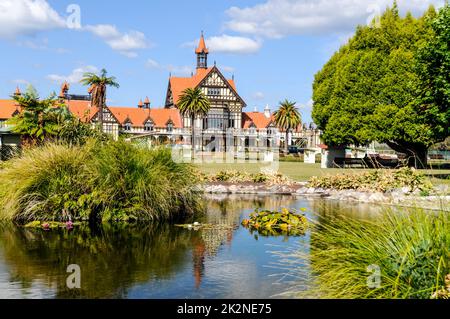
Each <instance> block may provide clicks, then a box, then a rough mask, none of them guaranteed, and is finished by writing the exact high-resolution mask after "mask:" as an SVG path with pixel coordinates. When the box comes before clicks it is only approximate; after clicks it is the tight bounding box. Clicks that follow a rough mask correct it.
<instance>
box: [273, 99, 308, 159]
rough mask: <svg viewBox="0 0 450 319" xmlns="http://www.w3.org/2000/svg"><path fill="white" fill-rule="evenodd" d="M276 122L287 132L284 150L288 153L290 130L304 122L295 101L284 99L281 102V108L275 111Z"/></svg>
mask: <svg viewBox="0 0 450 319" xmlns="http://www.w3.org/2000/svg"><path fill="white" fill-rule="evenodd" d="M274 122H275V124H276V125H277V126H278V127H279V128H280V129H282V130H284V132H285V135H286V136H285V140H284V152H285V153H286V154H287V153H288V146H289V132H290V131H291V130H293V129H295V128H297V127H298V126H299V125H301V124H302V117H301V115H300V112H299V111H298V109H297V108H296V107H295V102H291V101H289V100H284V101H283V102H280V108H279V109H278V110H277V111H275V113H274Z"/></svg>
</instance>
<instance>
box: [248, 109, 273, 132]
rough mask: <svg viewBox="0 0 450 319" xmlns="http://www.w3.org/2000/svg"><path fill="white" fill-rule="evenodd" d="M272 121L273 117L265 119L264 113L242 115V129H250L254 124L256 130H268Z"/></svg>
mask: <svg viewBox="0 0 450 319" xmlns="http://www.w3.org/2000/svg"><path fill="white" fill-rule="evenodd" d="M272 121H273V115H272V116H271V117H270V118H267V117H266V116H265V115H264V113H261V112H244V113H242V128H244V129H248V128H250V126H251V125H252V124H254V125H255V126H256V128H257V129H264V128H268V127H269V125H270V123H271V122H272Z"/></svg>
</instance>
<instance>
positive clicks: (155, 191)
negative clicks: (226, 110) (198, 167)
mask: <svg viewBox="0 0 450 319" xmlns="http://www.w3.org/2000/svg"><path fill="white" fill-rule="evenodd" d="M89 170H90V172H89V175H90V176H92V177H91V178H92V179H93V181H92V182H93V184H94V185H96V192H97V193H98V194H100V196H101V197H102V199H101V203H102V207H101V210H102V212H103V214H102V219H103V220H105V219H106V220H108V219H128V218H132V219H139V220H140V219H155V220H157V219H171V218H173V217H177V216H179V215H181V216H182V215H185V214H192V213H194V211H195V210H196V209H197V208H198V207H199V205H200V202H199V200H198V194H197V192H195V190H194V187H193V186H194V185H195V183H196V177H195V175H196V174H195V171H194V168H193V167H192V166H190V165H187V164H180V163H176V162H174V161H173V160H172V153H171V151H170V150H169V149H167V148H157V149H153V150H147V149H143V148H138V147H136V146H133V145H132V144H129V143H126V142H115V143H108V144H107V145H105V146H104V147H102V148H101V149H99V150H98V152H96V155H95V160H94V161H93V163H92V165H89Z"/></svg>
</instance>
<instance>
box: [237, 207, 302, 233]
mask: <svg viewBox="0 0 450 319" xmlns="http://www.w3.org/2000/svg"><path fill="white" fill-rule="evenodd" d="M242 226H244V227H245V228H248V229H249V230H250V231H252V232H253V231H257V232H258V233H259V234H260V235H263V236H279V235H283V236H301V235H304V234H305V232H306V229H307V228H308V220H307V218H306V217H305V215H300V214H297V213H294V212H291V211H289V210H288V209H286V208H283V209H282V210H281V212H277V211H269V210H264V211H255V212H253V213H251V214H250V218H249V219H244V220H243V221H242Z"/></svg>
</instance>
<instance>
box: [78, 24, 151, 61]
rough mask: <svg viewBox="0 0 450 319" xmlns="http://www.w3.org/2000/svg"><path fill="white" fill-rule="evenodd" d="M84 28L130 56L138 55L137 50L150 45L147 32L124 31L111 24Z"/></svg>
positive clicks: (114, 48)
mask: <svg viewBox="0 0 450 319" xmlns="http://www.w3.org/2000/svg"><path fill="white" fill-rule="evenodd" d="M84 30H86V31H89V32H91V33H93V34H94V35H96V36H98V37H99V38H101V39H102V40H104V41H105V42H106V43H107V44H108V45H109V46H110V47H111V49H113V50H114V51H118V52H119V53H120V54H122V55H125V56H127V57H129V58H135V57H137V53H136V52H135V51H136V50H139V49H145V48H148V47H149V42H148V41H147V38H146V37H145V34H144V33H142V32H139V31H130V32H126V33H122V32H120V31H119V30H117V28H116V26H113V25H110V24H98V25H88V26H86V27H85V28H84Z"/></svg>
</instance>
